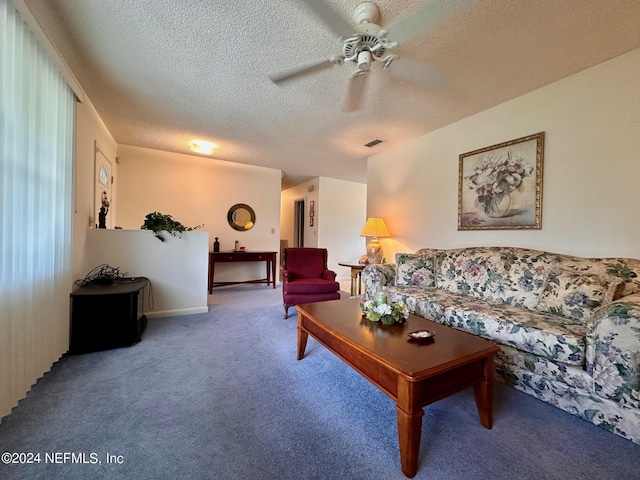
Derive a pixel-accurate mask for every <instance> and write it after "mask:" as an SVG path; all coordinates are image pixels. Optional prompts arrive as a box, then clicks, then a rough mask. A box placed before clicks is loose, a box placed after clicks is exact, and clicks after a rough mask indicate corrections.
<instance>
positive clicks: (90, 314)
mask: <svg viewBox="0 0 640 480" xmlns="http://www.w3.org/2000/svg"><path fill="white" fill-rule="evenodd" d="M147 285H149V280H148V279H146V278H123V279H119V280H116V281H114V282H113V283H111V284H108V285H101V284H93V285H88V286H85V287H81V288H79V289H78V290H76V291H74V292H72V293H71V345H70V347H69V351H70V352H71V353H85V352H94V351H97V350H106V349H109V348H117V347H124V346H128V345H132V344H133V343H136V342H139V341H140V339H141V337H142V332H144V329H145V328H146V326H147V317H145V316H144V313H143V303H144V295H143V292H144V288H145V287H146V286H147Z"/></svg>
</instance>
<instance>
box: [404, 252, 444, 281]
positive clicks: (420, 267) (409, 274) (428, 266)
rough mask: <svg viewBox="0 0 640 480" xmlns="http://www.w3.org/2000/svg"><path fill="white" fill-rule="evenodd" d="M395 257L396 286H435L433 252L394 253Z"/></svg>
mask: <svg viewBox="0 0 640 480" xmlns="http://www.w3.org/2000/svg"><path fill="white" fill-rule="evenodd" d="M395 259H396V282H395V283H396V286H405V285H410V286H415V287H425V288H432V287H435V285H436V279H435V274H434V266H435V258H434V255H433V254H416V253H396V257H395Z"/></svg>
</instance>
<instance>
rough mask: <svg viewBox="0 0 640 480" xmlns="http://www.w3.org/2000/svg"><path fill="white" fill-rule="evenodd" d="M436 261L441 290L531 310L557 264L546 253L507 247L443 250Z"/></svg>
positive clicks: (438, 282) (437, 281)
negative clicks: (552, 265)
mask: <svg viewBox="0 0 640 480" xmlns="http://www.w3.org/2000/svg"><path fill="white" fill-rule="evenodd" d="M436 258H437V261H438V264H437V268H436V286H437V287H438V288H442V289H444V290H447V291H449V292H451V293H460V294H465V295H471V296H474V297H476V298H480V299H484V300H488V301H492V302H500V303H506V304H510V305H517V306H521V307H527V308H530V309H533V308H534V307H535V306H536V305H537V304H538V301H539V295H540V293H541V292H542V289H543V288H544V284H545V280H546V278H547V273H548V271H549V269H550V265H551V264H552V262H553V261H554V259H553V258H552V257H549V256H548V255H547V254H546V253H544V252H537V251H533V250H527V249H523V248H505V247H472V248H463V249H457V250H443V251H441V252H440V253H438V254H437V257H436Z"/></svg>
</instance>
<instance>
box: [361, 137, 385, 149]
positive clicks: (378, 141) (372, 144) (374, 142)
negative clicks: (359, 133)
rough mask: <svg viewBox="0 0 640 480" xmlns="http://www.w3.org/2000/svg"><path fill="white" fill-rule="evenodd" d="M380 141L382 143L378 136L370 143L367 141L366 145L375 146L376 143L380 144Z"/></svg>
mask: <svg viewBox="0 0 640 480" xmlns="http://www.w3.org/2000/svg"><path fill="white" fill-rule="evenodd" d="M379 143H382V140H378V139H377V138H376V139H375V140H371V141H370V142H369V143H365V144H364V146H365V147H369V148H371V147H375V146H376V145H378V144H379Z"/></svg>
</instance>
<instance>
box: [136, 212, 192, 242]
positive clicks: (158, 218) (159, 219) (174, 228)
mask: <svg viewBox="0 0 640 480" xmlns="http://www.w3.org/2000/svg"><path fill="white" fill-rule="evenodd" d="M144 218H145V220H144V223H143V224H142V227H140V228H141V229H142V230H152V231H153V235H154V236H155V237H156V238H157V239H158V240H160V241H161V242H164V241H166V240H167V239H166V237H165V236H164V235H163V233H162V232H163V231H166V232H168V233H169V234H170V235H173V236H174V237H182V232H189V231H191V230H196V229H198V228H202V227H203V226H204V225H198V226H196V227H185V226H184V225H183V224H182V223H180V222H178V221H176V220H174V219H173V217H172V216H171V215H163V214H162V213H160V212H152V213H149V214H148V215H147V216H146V217H144Z"/></svg>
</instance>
